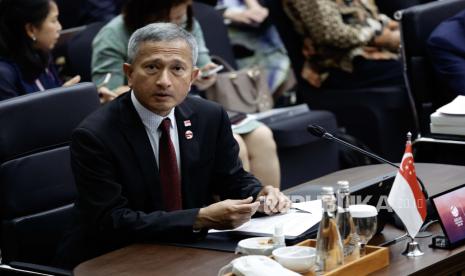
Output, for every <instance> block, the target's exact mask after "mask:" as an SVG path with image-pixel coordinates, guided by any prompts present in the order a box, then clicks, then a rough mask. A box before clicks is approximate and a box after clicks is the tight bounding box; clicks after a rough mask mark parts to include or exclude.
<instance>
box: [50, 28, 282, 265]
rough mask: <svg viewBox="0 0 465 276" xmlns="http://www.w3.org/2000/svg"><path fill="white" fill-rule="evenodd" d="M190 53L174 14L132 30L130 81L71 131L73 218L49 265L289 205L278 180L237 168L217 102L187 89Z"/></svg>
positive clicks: (230, 224) (227, 224)
mask: <svg viewBox="0 0 465 276" xmlns="http://www.w3.org/2000/svg"><path fill="white" fill-rule="evenodd" d="M196 56H197V46H196V42H195V39H194V38H193V37H192V36H191V35H190V34H189V33H188V32H186V31H184V30H183V29H181V28H179V27H177V26H176V25H174V24H170V23H157V24H150V25H148V26H146V27H144V28H141V29H139V30H137V31H136V32H135V33H134V34H133V35H132V36H131V39H130V42H129V47H128V59H129V60H128V63H126V64H124V71H125V73H126V76H127V78H128V83H129V86H130V87H131V88H132V89H131V91H130V92H128V93H126V94H124V95H122V96H120V97H119V98H117V99H115V100H114V101H113V102H111V103H109V104H106V105H105V106H103V107H102V108H101V109H100V110H98V111H96V112H95V113H93V114H91V115H90V116H89V117H88V118H86V119H85V120H84V121H83V122H82V123H81V124H80V126H79V127H78V128H77V129H76V130H75V132H74V134H73V138H72V144H71V162H72V168H73V172H74V174H75V179H76V185H77V190H78V197H77V200H76V208H75V209H76V211H77V216H76V218H77V219H76V223H75V225H74V227H73V230H72V231H71V232H70V234H69V235H68V236H67V238H66V241H65V242H64V243H63V245H62V246H61V248H60V250H59V253H58V259H57V261H56V264H57V265H59V266H62V267H73V266H75V265H77V264H78V263H79V262H81V261H83V260H86V259H89V258H92V257H94V256H97V255H100V254H103V253H105V252H108V251H110V250H114V249H116V248H119V247H122V246H124V245H127V244H129V243H133V242H146V241H156V240H163V241H168V240H176V241H179V240H185V239H188V240H189V239H195V238H198V237H202V236H204V235H205V233H206V231H207V230H208V229H210V228H215V229H230V228H234V227H237V226H239V225H241V224H243V223H244V222H246V221H248V220H249V219H250V218H251V216H252V215H253V214H254V213H255V212H256V211H257V209H258V210H259V211H261V212H265V213H268V214H271V213H276V212H285V211H287V209H288V208H289V206H290V201H289V199H288V198H287V197H285V196H284V195H283V194H282V193H281V192H280V191H279V190H278V189H276V188H273V187H271V186H267V187H262V186H261V184H260V183H259V182H258V180H257V179H256V178H255V177H253V176H252V175H251V174H249V173H247V172H246V171H244V170H243V168H242V164H241V162H240V160H239V159H238V151H239V149H238V145H237V143H236V142H235V140H234V138H233V135H232V132H231V125H230V122H229V119H228V116H227V114H226V112H225V111H224V110H223V109H222V108H221V106H219V105H217V104H215V103H213V102H209V101H206V100H203V99H200V98H193V97H187V98H186V96H187V93H188V91H189V89H190V86H191V84H192V81H193V80H195V78H196V77H197V74H198V73H199V70H198V69H196V68H195V67H194V64H195V62H196V58H197V57H196ZM214 196H216V197H219V198H220V199H221V200H222V201H219V202H216V203H215V201H214V200H213V197H214ZM258 197H261V198H266V204H264V205H263V204H262V205H260V204H259V202H258V201H257V198H258Z"/></svg>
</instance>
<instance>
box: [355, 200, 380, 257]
mask: <svg viewBox="0 0 465 276" xmlns="http://www.w3.org/2000/svg"><path fill="white" fill-rule="evenodd" d="M349 209H350V214H351V216H352V219H353V221H354V224H355V230H356V231H357V235H358V237H359V243H360V256H364V255H365V246H366V244H367V243H368V241H370V239H371V238H372V237H373V235H374V234H375V233H376V226H377V216H378V210H376V207H374V206H371V205H365V204H358V205H350V206H349Z"/></svg>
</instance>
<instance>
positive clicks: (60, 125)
mask: <svg viewBox="0 0 465 276" xmlns="http://www.w3.org/2000/svg"><path fill="white" fill-rule="evenodd" d="M98 106H99V99H98V96H97V90H96V87H95V85H93V84H91V83H82V84H77V85H74V86H71V87H66V88H62V87H60V88H56V89H50V90H47V91H44V92H37V93H32V94H28V95H24V96H21V97H16V98H13V99H10V100H6V101H2V102H0V125H1V126H2V127H1V130H0V219H1V232H0V234H1V239H0V250H1V254H2V264H8V263H9V262H12V261H19V262H29V263H35V264H42V265H48V264H50V261H51V258H52V257H53V255H54V253H55V249H56V245H57V243H58V242H59V239H60V238H61V236H62V234H63V231H64V229H65V227H66V226H67V224H68V221H69V220H70V218H71V216H70V211H71V207H72V202H73V201H74V198H75V194H76V191H75V185H74V177H73V174H72V171H71V167H70V161H69V148H68V145H69V142H70V139H71V133H72V131H73V129H74V128H75V127H76V126H77V125H78V124H79V123H80V122H81V120H82V119H84V118H85V117H86V116H87V115H88V114H89V113H91V112H92V111H94V110H95V109H96V108H97V107H98Z"/></svg>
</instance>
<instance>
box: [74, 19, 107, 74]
mask: <svg viewBox="0 0 465 276" xmlns="http://www.w3.org/2000/svg"><path fill="white" fill-rule="evenodd" d="M105 24H106V22H95V23H91V24H89V25H87V26H86V28H85V29H83V30H82V31H81V32H79V33H77V34H76V35H74V36H73V37H72V38H71V39H70V40H69V41H68V43H67V46H66V67H67V70H68V74H69V75H72V76H74V75H80V76H81V80H82V81H92V76H91V62H92V40H94V37H95V36H96V35H97V33H98V32H99V31H100V29H101V28H102V27H103V26H104V25H105Z"/></svg>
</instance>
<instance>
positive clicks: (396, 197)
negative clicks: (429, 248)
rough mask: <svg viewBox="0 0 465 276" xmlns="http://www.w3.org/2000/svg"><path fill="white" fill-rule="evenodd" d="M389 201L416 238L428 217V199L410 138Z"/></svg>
mask: <svg viewBox="0 0 465 276" xmlns="http://www.w3.org/2000/svg"><path fill="white" fill-rule="evenodd" d="M388 203H389V205H390V206H391V207H392V209H394V212H396V214H397V215H398V216H399V218H400V219H401V220H402V223H403V224H404V225H405V228H407V232H408V233H409V235H410V237H412V238H415V236H416V235H417V234H418V231H419V230H420V228H421V226H422V225H423V222H424V221H425V219H426V199H425V195H424V194H423V192H422V190H421V187H420V184H419V183H418V180H417V175H416V173H415V166H414V164H413V155H412V144H411V142H410V139H409V141H407V145H406V147H405V153H404V156H403V157H402V162H401V164H400V168H399V171H398V172H397V175H396V178H395V179H394V184H392V188H391V192H390V193H389V197H388Z"/></svg>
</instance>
